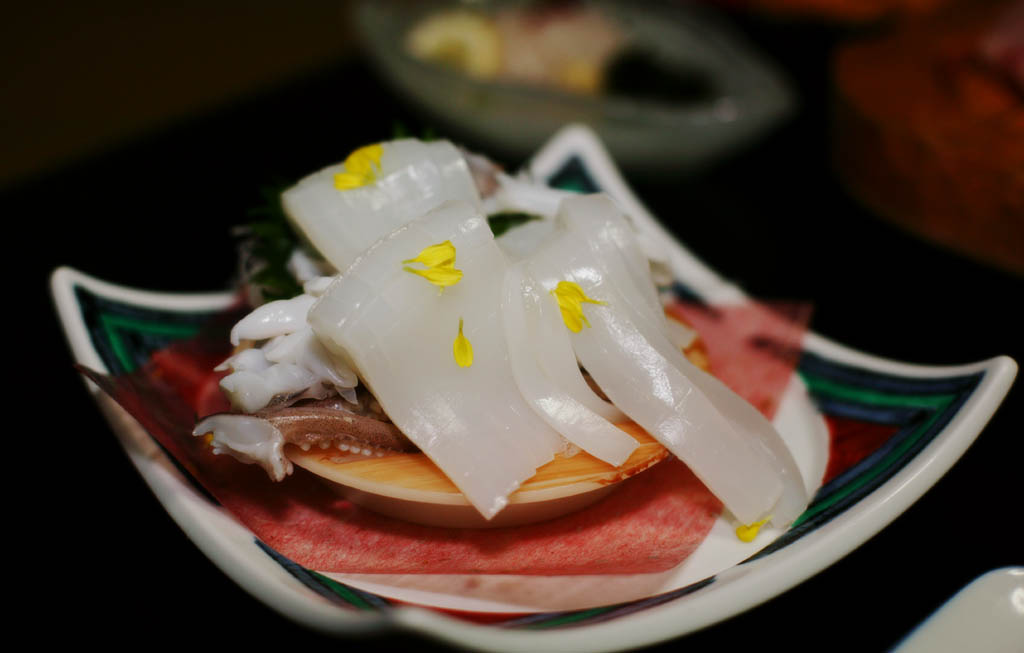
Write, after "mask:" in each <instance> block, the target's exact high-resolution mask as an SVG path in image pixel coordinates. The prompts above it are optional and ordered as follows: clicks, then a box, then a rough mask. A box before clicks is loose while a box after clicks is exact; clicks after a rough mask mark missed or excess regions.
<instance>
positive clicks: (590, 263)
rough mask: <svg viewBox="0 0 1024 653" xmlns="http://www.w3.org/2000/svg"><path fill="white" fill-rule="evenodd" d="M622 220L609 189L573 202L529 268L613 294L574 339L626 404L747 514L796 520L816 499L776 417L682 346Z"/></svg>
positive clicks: (595, 293)
mask: <svg viewBox="0 0 1024 653" xmlns="http://www.w3.org/2000/svg"><path fill="white" fill-rule="evenodd" d="M620 218H621V216H620V214H619V213H618V210H617V209H616V207H615V206H614V204H613V203H611V202H610V201H609V200H605V199H603V198H601V197H599V196H587V197H580V198H574V199H568V200H566V201H565V202H564V203H563V205H562V209H561V212H560V214H559V216H558V220H559V222H560V225H561V227H562V229H561V231H560V232H559V233H558V234H557V235H556V236H555V237H553V238H552V239H551V240H550V241H549V242H548V243H547V244H546V245H544V246H543V247H542V248H541V249H539V250H538V251H537V252H536V253H535V254H534V255H533V256H532V257H530V258H529V259H528V260H527V261H526V262H525V265H526V270H527V272H528V273H529V274H530V275H531V276H533V278H534V279H536V280H537V282H538V283H539V285H540V286H541V287H542V289H543V290H544V292H546V293H549V292H550V291H552V290H554V289H555V288H556V287H557V284H558V283H559V282H560V281H569V282H573V283H575V284H578V285H579V287H580V288H581V289H582V291H583V293H584V294H585V296H586V297H588V298H592V299H593V300H595V301H600V302H603V303H602V304H586V305H585V308H584V310H585V313H584V316H585V318H587V322H588V323H589V326H585V327H583V328H581V329H580V330H579V332H577V333H570V334H569V338H570V340H571V343H572V348H573V350H574V352H575V354H576V356H577V357H578V358H579V360H580V363H581V364H582V365H583V366H584V367H585V368H586V369H587V371H588V372H589V373H590V374H591V375H592V376H593V378H594V380H595V381H596V382H597V384H598V385H599V386H600V387H601V389H602V390H603V391H604V392H605V393H606V394H607V395H608V397H609V398H610V399H611V400H612V402H613V403H614V404H615V405H616V406H617V407H618V408H620V409H621V410H622V411H623V412H625V413H626V414H627V415H628V416H629V417H630V418H632V419H633V420H634V421H636V422H637V423H638V424H640V425H641V426H642V427H643V428H644V429H646V430H647V431H648V432H649V433H650V434H651V435H652V436H654V437H655V438H656V439H658V440H659V441H660V442H661V443H662V444H663V445H665V447H666V448H668V449H669V450H670V451H671V452H672V453H674V454H675V455H676V456H678V457H679V458H680V459H682V460H683V461H684V462H685V463H686V464H687V465H688V466H689V467H690V469H691V470H693V472H694V473H695V474H696V475H697V476H698V477H699V478H700V479H701V480H702V481H703V482H704V483H705V485H707V487H708V488H709V489H710V490H711V491H712V492H713V493H714V494H715V495H716V496H718V498H719V499H721V500H722V502H723V503H724V504H725V506H726V508H728V509H729V510H730V511H731V512H732V513H733V515H734V516H735V517H736V518H737V519H738V520H740V521H741V522H744V523H753V522H755V521H758V520H760V519H762V518H765V517H768V516H771V520H772V522H773V523H775V524H776V525H778V526H786V525H788V524H789V523H791V522H792V521H793V519H795V518H796V517H797V516H798V515H799V513H800V512H801V511H802V510H803V509H804V508H805V507H806V504H807V497H806V493H805V490H804V485H803V482H802V480H801V477H800V474H799V470H798V469H797V467H796V463H795V462H794V461H793V459H792V456H791V455H790V454H789V451H788V449H787V448H786V446H785V444H784V443H783V441H782V439H781V438H780V436H779V435H778V433H777V432H776V431H775V429H774V427H773V426H772V425H771V423H770V422H769V421H768V420H767V419H765V418H764V417H763V416H762V415H761V414H760V413H759V412H757V411H756V410H755V409H754V408H753V407H752V406H750V405H749V404H748V403H747V402H745V401H744V400H743V399H741V398H740V397H738V396H736V395H735V394H734V393H733V392H732V391H731V390H729V389H728V388H727V387H726V386H724V385H723V384H722V383H721V382H719V381H718V380H716V379H714V378H713V377H711V376H710V375H708V374H706V373H705V372H703V371H702V370H700V369H699V368H697V367H696V366H694V365H693V364H692V363H690V362H689V361H688V360H687V359H686V357H685V356H684V355H683V354H682V352H681V351H679V349H677V348H676V347H675V346H674V345H673V344H672V342H671V341H670V339H669V337H668V336H667V335H666V328H665V317H664V313H663V312H662V311H661V310H660V305H659V306H658V307H655V306H652V303H651V301H650V297H649V296H648V294H647V292H645V290H644V289H643V288H642V283H643V278H642V276H643V275H642V268H641V266H640V265H639V259H638V258H637V255H636V252H638V251H639V250H638V249H637V247H636V245H635V244H634V243H631V241H630V238H629V232H628V231H623V230H621V229H620V228H619V226H621V222H620ZM617 225H619V226H617ZM551 301H552V302H554V299H553V298H552V300H551ZM567 331H568V330H567Z"/></svg>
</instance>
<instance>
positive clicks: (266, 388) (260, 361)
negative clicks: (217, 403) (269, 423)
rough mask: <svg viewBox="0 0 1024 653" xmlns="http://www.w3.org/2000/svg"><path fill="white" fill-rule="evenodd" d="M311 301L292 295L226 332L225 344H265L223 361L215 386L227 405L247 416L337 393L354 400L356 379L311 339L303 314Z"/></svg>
mask: <svg viewBox="0 0 1024 653" xmlns="http://www.w3.org/2000/svg"><path fill="white" fill-rule="evenodd" d="M315 301H316V298H315V297H313V296H311V295H298V296H297V297H294V298H292V299H287V300H278V301H275V302H270V303H269V304H264V305H263V306H260V307H259V308H257V309H256V310H254V311H253V312H251V313H250V314H249V315H247V316H245V317H244V318H242V319H241V320H240V321H239V322H238V324H236V325H235V327H234V328H233V329H232V330H231V341H232V343H234V344H236V345H237V344H238V343H239V342H241V341H242V340H254V341H260V340H267V342H266V343H264V344H263V345H262V346H261V347H252V348H249V349H244V350H242V351H240V352H238V353H237V354H235V355H234V356H232V357H230V358H228V359H227V360H226V361H224V362H223V363H222V364H221V365H219V366H218V369H219V370H223V369H230V370H231V374H229V375H227V376H225V377H224V378H223V379H221V381H220V387H221V389H222V390H223V391H224V393H225V395H227V397H228V400H229V401H230V402H231V405H232V406H233V407H235V408H236V409H239V410H242V411H244V412H247V413H253V412H256V411H257V410H260V409H262V408H265V407H267V406H268V405H270V404H272V403H273V404H277V403H281V402H286V403H291V402H294V401H297V400H299V399H309V398H313V399H323V398H324V397H327V396H329V395H330V394H333V393H335V392H337V393H338V394H340V395H341V396H342V397H347V398H350V399H352V398H354V396H355V395H354V390H353V389H354V388H355V386H356V385H357V383H358V381H359V379H358V377H357V376H356V374H355V372H353V371H352V368H351V367H350V366H349V364H348V363H347V362H346V361H345V360H344V359H342V358H340V357H339V356H337V355H335V354H333V353H331V352H330V351H329V350H328V349H327V348H326V347H324V346H323V345H322V344H321V343H320V341H319V340H318V339H317V337H316V336H315V335H314V334H313V329H312V328H310V326H309V324H308V323H307V321H306V315H307V313H308V312H309V309H310V307H311V306H312V305H313V302H315Z"/></svg>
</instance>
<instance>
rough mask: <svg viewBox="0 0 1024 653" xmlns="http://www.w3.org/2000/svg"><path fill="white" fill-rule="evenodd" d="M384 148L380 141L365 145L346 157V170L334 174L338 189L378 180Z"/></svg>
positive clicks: (348, 188)
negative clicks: (377, 174)
mask: <svg viewBox="0 0 1024 653" xmlns="http://www.w3.org/2000/svg"><path fill="white" fill-rule="evenodd" d="M383 153H384V148H382V147H381V146H380V144H379V143H376V144H374V145H364V146H363V147H360V148H359V149H357V150H355V151H353V152H352V153H351V154H349V155H348V157H347V158H346V159H345V163H344V164H343V165H344V166H345V172H339V173H338V174H336V175H334V187H335V188H337V189H338V190H351V189H353V188H361V187H363V186H366V185H367V184H371V183H373V182H374V181H375V180H376V172H377V171H379V170H380V157H381V155H382V154H383Z"/></svg>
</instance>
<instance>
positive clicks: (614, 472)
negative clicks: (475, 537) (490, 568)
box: [285, 422, 669, 528]
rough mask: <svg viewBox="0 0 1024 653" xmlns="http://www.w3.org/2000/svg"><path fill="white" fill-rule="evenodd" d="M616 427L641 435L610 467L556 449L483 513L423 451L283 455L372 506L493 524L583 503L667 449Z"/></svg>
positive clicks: (434, 520)
mask: <svg viewBox="0 0 1024 653" xmlns="http://www.w3.org/2000/svg"><path fill="white" fill-rule="evenodd" d="M619 428H621V429H622V430H624V431H626V432H627V433H629V434H630V435H631V436H633V437H634V438H635V439H636V440H637V441H638V442H639V443H640V444H639V446H638V447H637V448H636V450H635V451H634V452H633V454H632V455H631V456H630V457H629V459H628V460H627V461H626V462H625V463H623V464H622V465H620V466H619V467H613V466H612V465H609V464H608V463H606V462H603V461H601V460H598V459H597V458H594V457H593V456H591V455H590V454H588V453H586V452H585V451H581V452H579V453H577V454H576V455H575V456H572V457H568V458H566V457H565V456H563V455H561V454H558V455H556V456H555V459H554V460H552V461H551V462H549V463H548V464H546V465H544V466H543V467H541V468H540V469H538V470H537V474H536V475H535V476H533V477H532V478H530V479H529V480H527V481H526V482H525V483H523V485H522V486H521V487H520V488H519V489H518V490H517V491H515V492H514V493H512V495H511V496H510V497H509V505H508V506H507V507H506V508H505V509H504V510H502V511H501V512H499V513H498V514H497V515H496V516H495V517H494V518H493V519H491V520H490V521H488V520H486V519H484V517H483V516H481V515H480V513H479V512H477V510H476V508H474V507H473V506H472V505H471V504H470V503H469V501H467V500H466V497H465V496H463V494H462V492H460V491H459V489H458V488H457V487H455V484H454V483H452V482H451V480H449V479H448V477H447V476H445V475H444V473H443V472H442V471H441V470H440V469H438V467H437V466H436V465H434V463H433V462H431V460H430V459H429V458H428V457H427V456H426V454H423V453H411V454H394V455H390V456H382V457H380V458H368V457H365V456H353V455H351V454H344V453H341V452H339V451H337V450H336V449H333V448H331V449H311V450H309V451H303V450H302V449H301V448H300V447H297V446H295V445H288V446H287V447H286V448H285V455H287V456H288V458H290V459H291V461H292V462H293V463H295V464H296V465H298V466H300V467H302V468H304V469H307V470H309V471H311V472H313V473H314V474H317V475H318V476H321V477H323V478H325V479H328V480H329V481H333V483H331V487H333V488H334V489H335V490H336V491H337V492H338V493H339V494H341V495H342V496H343V497H345V498H346V499H348V500H350V501H352V502H353V503H357V504H359V505H361V506H363V507H365V508H369V509H370V510H373V511H374V512H378V513H381V514H384V515H388V516H390V517H395V518H397V519H402V520H404V521H409V522H414V523H418V524H427V525H430V526H445V527H449V528H495V527H500V526H518V525H522V524H526V523H532V522H537V521H542V520H545V519H551V518H554V517H559V516H561V515H564V514H567V513H570V512H573V511H576V510H579V509H581V508H584V507H586V506H588V505H590V504H592V503H594V502H596V501H597V500H599V499H601V498H603V497H604V496H605V495H606V494H608V493H609V492H611V491H612V490H613V489H614V487H615V484H617V483H618V482H619V481H622V480H624V479H626V478H629V477H630V476H633V475H634V474H637V473H639V472H642V471H644V470H645V469H647V468H649V467H651V466H652V465H654V464H656V463H658V462H660V461H662V460H664V459H665V458H666V457H668V455H669V453H668V450H667V449H665V447H663V446H661V444H659V443H658V442H657V441H655V440H654V438H652V437H651V436H650V435H648V434H647V433H646V432H645V431H644V430H643V429H641V428H640V427H639V426H637V425H636V424H635V423H633V422H626V423H624V424H620V425H619Z"/></svg>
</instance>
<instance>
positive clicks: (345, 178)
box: [334, 172, 372, 190]
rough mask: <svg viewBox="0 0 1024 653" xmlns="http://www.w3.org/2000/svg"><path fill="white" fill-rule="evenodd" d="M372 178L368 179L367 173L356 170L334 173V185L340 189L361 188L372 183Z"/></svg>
mask: <svg viewBox="0 0 1024 653" xmlns="http://www.w3.org/2000/svg"><path fill="white" fill-rule="evenodd" d="M370 181H372V180H371V179H368V178H367V177H366V176H365V175H360V174H356V173H354V172H339V173H338V174H336V175H334V187H335V188H337V189H338V190H351V189H353V188H360V187H362V186H365V185H366V184H368V183H370Z"/></svg>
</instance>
